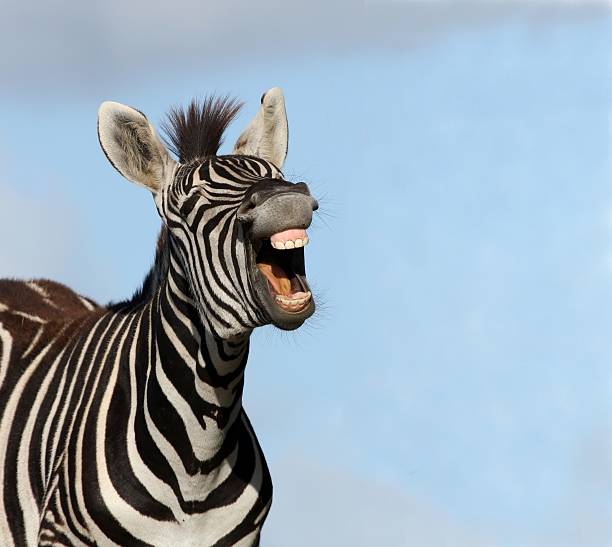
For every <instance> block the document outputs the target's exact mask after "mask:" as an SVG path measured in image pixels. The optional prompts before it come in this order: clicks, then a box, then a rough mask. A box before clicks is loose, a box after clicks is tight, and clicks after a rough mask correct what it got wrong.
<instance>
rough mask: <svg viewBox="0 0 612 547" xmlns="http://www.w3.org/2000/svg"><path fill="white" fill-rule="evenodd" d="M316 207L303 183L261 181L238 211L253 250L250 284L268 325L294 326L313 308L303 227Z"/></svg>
mask: <svg viewBox="0 0 612 547" xmlns="http://www.w3.org/2000/svg"><path fill="white" fill-rule="evenodd" d="M317 208H318V204H317V202H316V200H315V199H314V198H313V197H312V196H311V195H310V191H309V190H308V186H307V185H306V184H304V183H298V184H292V183H287V182H285V181H282V182H279V181H263V182H261V183H258V184H257V185H255V186H254V187H253V190H252V191H251V192H250V193H249V194H248V195H247V196H246V197H245V200H244V201H243V204H242V205H241V207H240V209H239V210H238V213H237V217H238V219H239V220H240V221H241V223H242V224H243V225H244V227H245V231H246V234H247V237H248V238H249V239H250V240H251V243H252V247H253V255H254V262H253V266H254V267H253V281H254V283H253V284H254V287H255V290H256V293H257V295H258V300H259V302H260V303H261V306H262V308H263V309H264V310H265V312H266V315H267V316H268V317H269V319H270V322H271V323H273V324H274V325H276V326H277V327H279V328H282V329H285V330H293V329H296V328H298V327H299V326H300V325H301V324H302V323H303V322H304V321H305V320H306V319H307V318H308V317H310V316H311V315H312V314H313V313H314V310H315V304H314V301H313V298H312V293H311V291H310V288H309V286H308V282H307V280H306V271H305V265H304V247H305V245H307V244H308V242H309V239H308V236H307V235H306V228H308V227H309V226H310V223H311V222H312V213H313V211H315V210H316V209H317Z"/></svg>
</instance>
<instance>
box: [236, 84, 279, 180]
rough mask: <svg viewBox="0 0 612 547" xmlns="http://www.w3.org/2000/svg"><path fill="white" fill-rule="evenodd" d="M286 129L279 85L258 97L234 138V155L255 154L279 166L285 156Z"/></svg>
mask: <svg viewBox="0 0 612 547" xmlns="http://www.w3.org/2000/svg"><path fill="white" fill-rule="evenodd" d="M288 137H289V128H288V125H287V113H286V112H285V98H284V97H283V92H282V90H281V89H280V87H273V88H272V89H270V90H268V91H266V92H265V93H264V94H263V96H262V97H261V108H260V109H259V111H258V112H257V114H256V115H255V117H254V118H253V119H252V120H251V123H250V124H249V125H248V126H247V128H246V129H245V130H244V131H243V132H242V135H240V137H239V138H238V140H237V141H236V144H235V146H234V152H233V153H234V154H244V155H248V156H257V157H258V158H262V159H264V160H267V161H270V162H272V163H273V164H274V165H275V166H276V167H278V168H279V169H281V168H282V167H283V163H285V157H286V156H287V146H288Z"/></svg>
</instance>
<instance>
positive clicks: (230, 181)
mask: <svg viewBox="0 0 612 547" xmlns="http://www.w3.org/2000/svg"><path fill="white" fill-rule="evenodd" d="M194 104H195V103H194ZM194 104H192V106H191V107H190V108H192V107H193V108H194V109H195V110H194V112H195V113H196V114H199V117H197V116H196V118H197V119H190V117H189V116H190V114H192V112H191V111H190V110H188V111H184V112H183V111H174V113H173V115H174V119H172V118H171V119H172V120H173V123H174V125H173V126H172V127H173V128H174V133H172V130H171V132H170V137H169V140H170V141H171V142H173V143H174V144H175V145H176V146H175V148H176V150H177V155H178V156H179V162H178V163H177V162H174V160H172V162H173V163H170V160H169V156H164V155H163V153H162V152H159V155H160V156H162V159H163V161H164V162H165V163H164V164H163V165H161V164H160V163H159V159H158V158H156V157H155V153H156V152H154V151H155V150H157V151H160V150H162V149H161V146H162V145H161V143H160V141H159V140H157V137H156V135H155V134H154V132H153V130H152V129H151V128H150V124H148V122H145V121H143V120H146V118H144V116H143V115H142V114H140V113H139V112H137V111H132V110H131V109H129V110H126V109H127V108H128V107H123V105H117V104H116V103H110V104H109V103H106V106H104V105H103V107H102V109H101V112H100V124H101V125H100V127H99V132H100V141H101V144H102V147H103V149H104V151H105V153H106V154H107V156H108V158H109V160H110V161H111V163H113V165H114V166H115V167H116V168H117V169H118V170H119V171H120V172H121V173H122V174H123V175H124V176H126V177H127V178H129V179H130V180H134V181H136V182H138V183H139V184H142V185H144V186H147V187H148V188H149V190H151V191H152V193H153V196H154V199H155V203H156V206H157V208H158V211H159V212H160V216H161V218H162V221H163V223H164V228H163V229H162V233H161V236H160V239H159V242H158V250H157V256H156V259H155V263H154V265H153V268H152V269H151V272H150V273H149V275H148V276H147V279H146V280H145V283H144V285H143V288H142V289H141V290H140V291H138V292H137V293H136V295H135V296H134V297H133V298H132V299H130V300H128V301H125V302H121V303H118V304H113V305H108V306H99V305H97V304H96V303H94V302H93V301H91V300H89V299H87V298H84V297H82V296H79V295H77V294H76V293H74V292H73V291H71V290H70V289H68V288H67V287H64V286H63V285H60V284H58V283H54V282H51V281H45V280H39V281H30V282H23V281H13V280H4V281H0V538H1V540H2V541H1V544H2V545H17V546H21V545H71V546H72V545H121V546H132V545H135V546H144V545H172V546H175V545H176V546H178V545H181V546H182V545H185V546H186V545H201V546H209V545H257V544H258V543H259V537H260V533H261V527H262V525H263V522H264V519H265V517H266V515H267V513H268V511H269V508H270V504H271V500H272V483H271V480H270V475H269V472H268V468H267V466H266V462H265V459H264V457H263V454H262V451H261V448H260V446H259V443H258V442H257V439H256V437H255V434H254V432H253V429H252V427H251V424H250V422H249V420H248V418H247V416H246V413H245V412H244V409H243V407H242V390H243V382H244V370H245V366H246V362H247V357H248V349H249V336H250V333H251V332H252V330H253V328H255V327H257V326H259V325H263V324H267V323H273V324H275V325H277V326H279V327H280V328H285V329H291V328H297V327H298V326H299V325H301V324H302V323H303V321H304V320H305V319H306V318H307V317H308V316H309V315H311V314H312V313H313V311H314V304H313V302H312V299H311V296H310V292H309V291H308V286H307V283H306V281H305V275H304V272H303V249H302V247H303V245H304V244H305V243H306V242H307V238H306V236H305V232H304V230H305V228H306V227H307V225H308V224H309V223H310V218H311V214H312V210H313V209H315V208H316V202H314V200H312V198H310V194H309V192H308V190H307V188H306V187H305V185H292V184H290V183H287V182H285V181H284V180H282V174H281V173H280V171H279V170H278V167H277V166H280V165H282V161H283V160H284V155H285V153H286V120H285V121H284V124H285V125H284V126H283V124H282V123H279V120H280V122H283V120H284V102H283V100H282V94H281V93H280V90H276V89H273V90H271V91H270V92H268V94H266V95H264V98H263V99H262V107H261V110H260V112H259V113H258V115H257V116H256V118H255V120H254V121H253V122H252V123H251V125H250V126H249V127H247V130H246V131H245V132H244V133H243V135H242V136H241V137H240V139H239V141H238V143H237V145H236V147H235V149H234V152H235V155H233V156H227V157H217V156H213V155H211V154H210V149H211V147H212V148H214V151H215V152H216V147H218V144H219V142H220V136H221V134H222V129H223V128H224V127H225V125H226V124H227V123H229V120H230V119H231V118H232V117H233V114H235V112H230V110H231V109H232V108H233V109H234V110H237V108H236V107H235V105H232V104H229V103H228V102H227V101H225V102H224V101H217V102H212V101H206V102H205V103H204V104H203V105H199V106H198V105H197V104H195V106H194ZM105 108H106V111H105ZM198 109H199V110H198ZM270 120H272V121H274V122H275V123H274V124H272V125H276V126H278V127H280V134H279V133H278V130H273V131H272V132H270V131H268V130H267V128H268V126H269V125H270V123H271V121H270ZM181 122H183V125H182V126H181ZM138 124H141V125H138ZM145 124H146V125H145ZM215 124H216V125H215ZM194 126H195V127H194ZM211 127H212V128H213V129H215V128H216V133H215V131H212V130H211ZM283 127H284V132H283ZM197 130H199V131H200V133H202V132H204V133H205V135H204V137H202V138H201V139H200V143H199V144H198V145H197V146H196V145H194V144H193V142H192V141H193V140H194V132H197ZM206 132H207V133H206ZM173 139H174V140H173ZM266 139H267V141H266ZM283 139H284V140H283ZM164 150H165V149H164ZM262 150H264V151H263V152H262ZM279 151H280V152H279ZM137 154H140V157H138V156H137ZM134 158H136V159H134ZM147 162H149V164H147ZM155 162H157V164H156V163H155ZM151 173H153V175H152V174H151ZM154 185H157V186H155V187H154ZM194 196H195V197H194ZM307 210H308V214H307V213H306V211H307ZM297 235H299V236H300V237H299V238H298V237H297ZM211 242H213V243H214V244H212V245H211ZM281 249H282V250H281Z"/></svg>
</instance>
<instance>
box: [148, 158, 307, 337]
mask: <svg viewBox="0 0 612 547" xmlns="http://www.w3.org/2000/svg"><path fill="white" fill-rule="evenodd" d="M156 201H157V202H158V209H159V211H160V214H161V216H162V218H163V219H164V221H165V223H166V225H167V226H168V228H169V230H170V233H171V235H172V237H173V241H174V243H175V246H176V247H177V249H178V252H179V254H180V258H181V262H182V265H183V268H184V270H186V272H187V275H188V277H189V282H190V285H191V289H192V292H193V296H194V297H195V299H196V301H197V304H198V307H199V308H200V309H201V313H202V315H203V316H204V317H205V318H206V321H207V322H208V323H209V324H210V326H211V328H212V330H213V331H214V332H215V333H217V334H219V335H220V336H223V337H231V336H235V335H239V334H241V333H244V332H245V330H250V329H252V328H253V327H257V326H260V325H265V324H268V323H272V324H274V325H276V326H278V327H280V328H282V329H286V330H291V329H295V328H297V327H299V326H300V325H301V324H302V323H303V322H304V321H305V320H306V319H307V318H308V317H309V316H311V315H312V314H313V312H314V308H315V306H314V301H313V299H312V295H311V292H310V288H309V286H308V282H307V280H306V275H305V268H304V245H306V244H307V243H308V237H307V235H306V228H308V226H310V223H311V220H312V213H313V210H315V209H316V207H317V203H316V201H315V200H314V199H313V198H312V197H311V195H310V192H309V190H308V187H307V186H306V184H304V183H299V184H293V183H290V182H287V181H285V180H284V179H283V176H282V173H281V172H280V171H279V169H277V168H276V167H275V166H274V165H273V164H272V163H270V162H268V161H266V160H263V159H260V158H256V157H247V156H242V155H234V156H221V157H214V158H210V159H208V160H206V161H204V162H203V163H197V164H196V165H191V166H180V167H179V168H178V169H177V172H176V175H175V176H174V180H173V181H172V183H171V184H168V185H167V186H166V188H165V190H164V191H163V192H161V193H160V194H158V196H157V199H156Z"/></svg>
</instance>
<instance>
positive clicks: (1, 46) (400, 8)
mask: <svg viewBox="0 0 612 547" xmlns="http://www.w3.org/2000/svg"><path fill="white" fill-rule="evenodd" d="M605 5H609V2H602V1H589V0H587V1H585V2H569V1H567V0H556V1H551V0H549V1H535V2H530V3H524V2H515V1H514V0H510V1H501V0H496V1H484V0H481V1H476V2H473V1H472V2H464V1H461V0H455V1H452V0H444V1H436V2H429V3H428V2H412V1H406V2H395V1H391V2H387V1H382V0H381V1H371V0H370V1H362V2H355V1H349V0H338V1H335V2H324V1H323V0H314V1H313V2H308V3H297V4H296V3H293V4H291V5H290V7H288V5H287V4H286V3H284V2H280V1H279V0H265V1H262V2H257V3H256V4H254V3H252V2H247V1H246V0H230V1H229V2H224V3H222V4H221V3H211V2H206V3H202V2H198V1H196V0H177V1H176V2H171V3H165V4H164V3H162V4H155V6H153V5H151V4H150V3H145V2H143V1H142V0H140V1H136V2H128V3H126V2H122V1H121V0H108V1H106V2H87V3H83V2H77V1H76V0H68V1H62V2H60V1H59V0H56V1H51V2H45V3H41V4H39V5H37V7H36V9H35V10H34V9H31V6H29V5H27V4H24V3H18V2H11V3H9V4H8V5H3V11H2V18H1V20H0V50H2V52H3V55H2V56H0V75H1V81H2V83H1V84H0V92H2V91H4V92H5V93H6V92H9V93H10V92H15V91H17V90H19V91H20V92H21V93H23V92H24V91H28V92H29V93H31V94H32V95H34V96H35V95H36V94H39V93H40V91H41V89H44V90H45V92H49V91H51V90H53V89H58V88H64V89H63V92H64V93H67V92H69V90H70V88H72V93H74V94H82V93H83V92H86V91H90V92H91V91H93V90H96V91H97V92H103V91H104V90H105V89H106V88H107V86H113V87H114V88H116V85H117V82H122V81H126V80H127V81H141V82H142V83H143V84H144V83H146V82H151V81H159V80H160V79H168V78H173V77H175V75H176V74H184V73H185V71H187V72H188V71H199V72H203V71H206V70H210V69H211V68H216V69H219V68H226V67H228V65H229V66H230V68H233V69H234V70H236V69H242V67H244V66H248V65H249V64H252V63H256V64H257V66H265V65H266V64H272V63H274V62H276V61H278V60H281V59H285V60H287V59H288V60H291V61H292V62H298V63H299V62H300V58H302V57H309V58H311V57H312V56H313V55H315V54H322V55H338V54H343V53H346V52H356V51H362V50H365V51H372V50H375V49H381V48H382V49H391V50H398V49H403V48H406V47H412V46H414V45H415V44H418V43H419V42H421V41H422V40H423V39H426V38H429V37H431V36H435V35H437V34H439V33H440V32H444V31H446V30H448V29H449V28H454V27H457V26H465V25H470V24H482V23H486V22H489V21H492V20H498V19H500V18H504V17H507V16H509V15H512V14H516V13H518V14H523V15H525V14H527V15H534V18H535V20H537V21H538V23H542V22H543V21H546V20H547V19H548V18H552V19H556V18H557V17H558V16H559V15H560V14H564V13H565V14H566V15H567V17H568V18H570V19H572V18H574V16H575V15H576V10H580V11H581V12H583V13H589V12H591V11H593V10H595V12H594V13H599V12H598V11H597V10H600V9H602V6H605ZM549 16H550V17H549ZM66 88H68V89H66Z"/></svg>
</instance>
